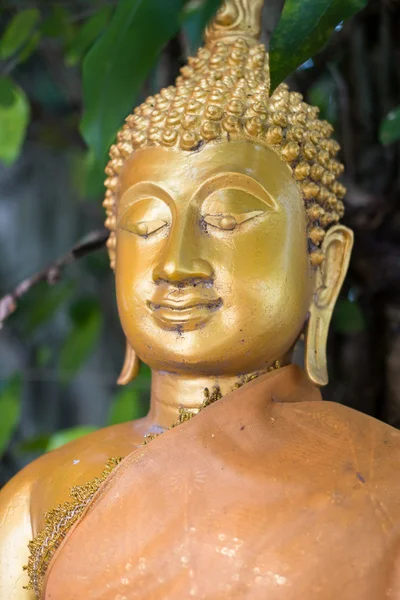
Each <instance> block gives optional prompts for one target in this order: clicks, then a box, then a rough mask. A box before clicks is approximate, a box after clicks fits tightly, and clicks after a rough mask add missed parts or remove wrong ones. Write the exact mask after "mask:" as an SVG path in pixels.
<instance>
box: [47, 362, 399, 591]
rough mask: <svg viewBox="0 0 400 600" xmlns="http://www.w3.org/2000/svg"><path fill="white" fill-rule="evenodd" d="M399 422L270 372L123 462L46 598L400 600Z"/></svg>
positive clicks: (66, 551) (285, 372) (58, 558)
mask: <svg viewBox="0 0 400 600" xmlns="http://www.w3.org/2000/svg"><path fill="white" fill-rule="evenodd" d="M399 550H400V433H399V432H398V431H397V430H395V429H393V428H391V427H389V426H388V425H385V424H383V423H381V422H379V421H377V420H375V419H373V418H370V417H367V416H365V415H363V414H360V413H358V412H356V411H354V410H351V409H349V408H346V407H344V406H341V405H339V404H335V403H330V402H323V401H322V399H321V396H320V393H319V391H318V390H317V389H316V388H315V387H314V386H313V385H312V384H311V383H309V382H308V381H307V379H306V377H305V375H304V374H303V372H302V371H301V370H300V369H299V368H298V367H296V366H289V367H285V368H283V369H280V370H279V371H275V372H273V373H269V374H267V375H264V376H262V377H260V378H258V379H256V380H255V381H252V382H250V383H248V384H246V385H245V386H244V387H242V388H240V389H238V390H236V391H234V392H232V393H230V394H228V395H227V396H225V397H224V398H223V399H222V400H219V401H218V402H216V403H215V404H212V405H211V406H209V407H207V408H206V409H204V410H203V411H202V412H201V413H200V414H198V415H197V416H196V417H195V418H193V419H191V420H190V421H188V422H186V423H183V424H182V425H180V426H179V427H176V428H175V429H172V430H170V431H168V432H166V433H164V434H163V435H161V436H160V437H159V438H157V439H155V440H153V441H152V442H151V443H149V444H148V445H147V446H143V447H141V448H139V449H137V450H136V451H134V452H133V453H132V454H130V455H129V456H128V457H126V458H125V459H124V460H123V462H122V463H121V464H120V465H119V466H118V467H117V468H116V469H115V471H114V472H113V474H112V475H111V476H110V477H109V479H108V480H107V481H106V482H105V483H104V484H103V486H102V487H101V489H100V491H99V493H98V494H97V496H96V497H95V499H94V500H93V501H92V503H91V504H90V506H89V507H88V508H87V509H86V511H85V513H84V514H83V515H82V517H81V519H80V520H79V521H78V523H77V524H75V526H74V527H73V528H72V529H71V530H70V532H69V534H68V535H67V537H66V539H65V540H64V542H63V543H62V545H61V546H60V548H59V549H58V551H57V553H56V554H55V556H54V557H53V560H52V562H51V563H50V565H49V568H48V571H47V574H46V580H45V588H44V594H43V597H44V598H45V600H87V599H91V600H136V599H137V600H188V599H189V598H199V599H200V598H201V599H207V600H226V599H228V600H236V599H237V600H384V599H387V598H393V599H400V557H399Z"/></svg>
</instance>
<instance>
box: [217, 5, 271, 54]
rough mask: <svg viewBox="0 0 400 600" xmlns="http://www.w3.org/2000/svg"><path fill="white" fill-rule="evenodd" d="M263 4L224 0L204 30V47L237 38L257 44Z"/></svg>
mask: <svg viewBox="0 0 400 600" xmlns="http://www.w3.org/2000/svg"><path fill="white" fill-rule="evenodd" d="M263 4H264V0H225V2H224V3H223V4H222V6H221V8H220V9H219V10H218V11H217V14H216V16H215V18H214V20H213V21H212V23H211V24H210V25H209V27H207V29H206V33H205V39H206V45H207V46H209V45H212V44H214V43H215V42H217V41H219V40H225V39H232V38H233V39H234V38H237V37H241V38H245V39H246V40H247V41H249V42H250V43H251V42H253V43H256V42H258V40H259V37H260V30H261V10H262V7H263Z"/></svg>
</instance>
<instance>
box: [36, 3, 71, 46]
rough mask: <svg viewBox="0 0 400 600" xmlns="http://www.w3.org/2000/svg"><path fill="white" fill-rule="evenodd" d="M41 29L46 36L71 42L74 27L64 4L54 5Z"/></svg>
mask: <svg viewBox="0 0 400 600" xmlns="http://www.w3.org/2000/svg"><path fill="white" fill-rule="evenodd" d="M41 31H42V34H43V35H44V36H45V37H49V38H53V39H59V40H61V41H62V42H64V41H67V42H69V40H70V37H71V36H72V34H73V33H74V27H73V25H72V23H71V21H70V15H69V14H68V11H67V10H66V9H65V7H64V6H61V5H58V6H57V5H56V4H55V5H54V6H52V8H51V12H50V14H49V16H48V17H47V18H46V19H45V20H44V21H43V23H42V26H41Z"/></svg>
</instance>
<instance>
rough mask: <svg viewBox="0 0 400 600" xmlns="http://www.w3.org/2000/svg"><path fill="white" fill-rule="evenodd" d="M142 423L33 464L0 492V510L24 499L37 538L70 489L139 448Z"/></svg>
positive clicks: (100, 435) (104, 433)
mask: <svg viewBox="0 0 400 600" xmlns="http://www.w3.org/2000/svg"><path fill="white" fill-rule="evenodd" d="M141 421H142V420H139V421H136V422H134V423H132V422H130V423H123V424H120V425H114V426H112V427H107V428H105V429H100V430H98V431H95V432H93V433H90V434H88V435H86V436H84V437H83V438H80V439H77V440H74V441H72V442H70V443H68V444H66V445H65V446H62V447H61V448H58V449H57V450H54V451H52V452H49V453H47V454H44V455H43V456H41V457H40V458H38V459H37V460H35V461H33V462H32V463H30V464H29V465H27V466H26V467H25V468H24V469H22V470H21V471H20V472H19V473H18V474H17V475H16V476H15V477H14V478H13V479H12V480H11V481H10V482H9V483H8V484H7V485H6V486H5V487H4V489H3V490H2V491H1V493H0V511H2V505H8V504H9V503H10V502H11V504H12V506H13V507H15V505H16V504H17V499H18V498H19V499H20V500H19V501H18V502H19V503H21V502H22V499H24V500H23V501H24V503H27V510H28V512H29V513H30V516H31V524H32V534H33V535H36V533H37V532H38V531H39V530H40V529H41V528H42V526H43V524H44V516H45V513H46V512H48V511H49V510H51V509H52V508H54V507H55V506H57V505H58V504H61V503H63V502H66V501H68V500H69V499H70V490H71V488H72V487H74V486H76V485H81V484H84V483H87V482H88V481H90V480H92V479H94V478H95V477H98V476H99V475H100V474H101V472H102V471H103V469H104V467H105V465H106V463H107V461H108V460H109V459H110V458H119V457H124V456H126V455H127V454H129V453H130V452H132V451H133V450H135V449H136V448H137V446H138V445H140V443H141V441H142V439H143V433H142V431H141V430H142V427H141ZM13 510H14V509H13Z"/></svg>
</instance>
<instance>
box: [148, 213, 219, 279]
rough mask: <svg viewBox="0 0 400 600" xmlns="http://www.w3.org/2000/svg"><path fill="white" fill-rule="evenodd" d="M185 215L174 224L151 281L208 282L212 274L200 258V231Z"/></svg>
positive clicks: (206, 263) (205, 261)
mask: <svg viewBox="0 0 400 600" xmlns="http://www.w3.org/2000/svg"><path fill="white" fill-rule="evenodd" d="M191 221H192V219H191V218H190V215H187V216H186V218H185V219H182V220H181V222H180V223H179V222H175V223H174V225H173V227H172V230H171V233H170V236H169V239H168V243H167V246H166V248H165V249H164V252H163V253H162V256H161V258H160V260H159V262H158V264H157V265H156V267H155V269H154V271H153V280H154V281H155V282H156V283H158V282H160V281H169V282H172V283H183V282H185V281H193V280H197V281H198V280H200V281H204V280H210V279H212V278H213V275H214V272H213V269H212V266H211V265H210V263H209V262H208V261H207V260H206V259H204V258H203V257H202V256H201V240H200V235H201V234H200V231H199V229H198V228H197V227H196V226H195V223H193V222H191Z"/></svg>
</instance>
